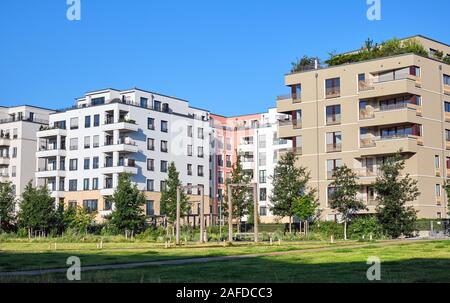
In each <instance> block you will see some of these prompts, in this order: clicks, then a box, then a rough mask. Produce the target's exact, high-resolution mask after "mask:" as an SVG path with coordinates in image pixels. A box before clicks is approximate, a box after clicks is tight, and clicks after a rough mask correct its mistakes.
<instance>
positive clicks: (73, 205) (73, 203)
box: [68, 200, 78, 208]
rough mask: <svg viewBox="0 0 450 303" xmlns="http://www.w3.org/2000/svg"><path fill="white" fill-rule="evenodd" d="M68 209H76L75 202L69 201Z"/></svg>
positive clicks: (76, 204)
mask: <svg viewBox="0 0 450 303" xmlns="http://www.w3.org/2000/svg"><path fill="white" fill-rule="evenodd" d="M68 207H69V208H77V207H78V203H77V201H73V200H71V201H69V203H68Z"/></svg>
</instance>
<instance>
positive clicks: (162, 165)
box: [161, 160, 167, 173]
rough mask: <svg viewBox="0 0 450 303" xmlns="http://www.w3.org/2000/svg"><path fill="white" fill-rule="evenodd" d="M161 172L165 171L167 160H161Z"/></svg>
mask: <svg viewBox="0 0 450 303" xmlns="http://www.w3.org/2000/svg"><path fill="white" fill-rule="evenodd" d="M161 172H162V173H167V161H164V160H161Z"/></svg>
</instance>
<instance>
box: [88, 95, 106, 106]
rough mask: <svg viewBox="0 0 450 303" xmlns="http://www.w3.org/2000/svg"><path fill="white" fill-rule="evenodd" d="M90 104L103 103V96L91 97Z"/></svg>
mask: <svg viewBox="0 0 450 303" xmlns="http://www.w3.org/2000/svg"><path fill="white" fill-rule="evenodd" d="M91 104H92V105H101V104H105V97H100V98H92V100H91Z"/></svg>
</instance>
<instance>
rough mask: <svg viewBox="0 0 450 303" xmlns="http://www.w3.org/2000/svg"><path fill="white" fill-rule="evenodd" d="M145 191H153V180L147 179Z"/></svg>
mask: <svg viewBox="0 0 450 303" xmlns="http://www.w3.org/2000/svg"><path fill="white" fill-rule="evenodd" d="M147 191H155V180H153V179H147Z"/></svg>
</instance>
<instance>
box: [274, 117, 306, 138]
mask: <svg viewBox="0 0 450 303" xmlns="http://www.w3.org/2000/svg"><path fill="white" fill-rule="evenodd" d="M301 128H302V121H301V120H281V121H278V138H281V139H287V138H292V137H296V136H298V135H299V132H298V130H299V129H301Z"/></svg>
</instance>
